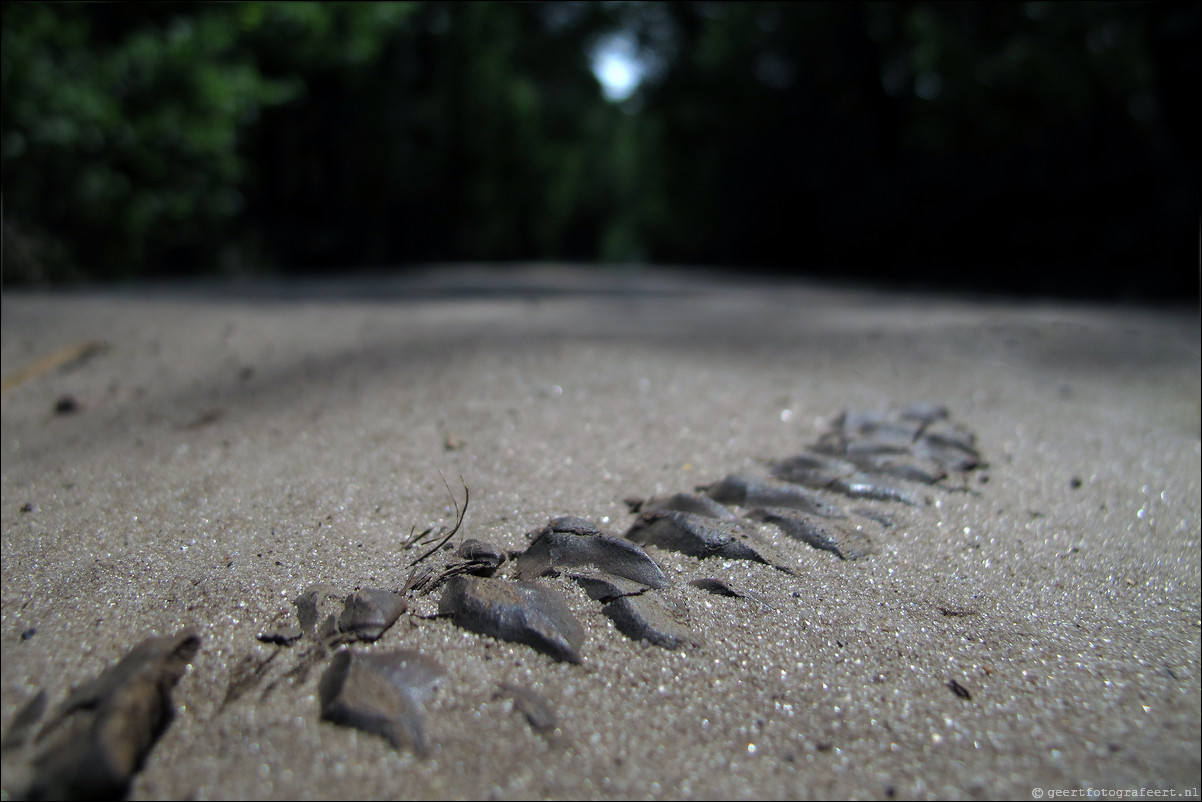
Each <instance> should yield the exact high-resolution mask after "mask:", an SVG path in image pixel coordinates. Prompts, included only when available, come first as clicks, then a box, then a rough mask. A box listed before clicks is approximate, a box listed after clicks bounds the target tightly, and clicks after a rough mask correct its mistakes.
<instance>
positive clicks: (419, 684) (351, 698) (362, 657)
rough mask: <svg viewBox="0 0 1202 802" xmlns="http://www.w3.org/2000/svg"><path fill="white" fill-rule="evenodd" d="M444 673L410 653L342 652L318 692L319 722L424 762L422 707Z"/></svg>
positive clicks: (322, 680) (440, 667) (426, 747)
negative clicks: (371, 737)
mask: <svg viewBox="0 0 1202 802" xmlns="http://www.w3.org/2000/svg"><path fill="white" fill-rule="evenodd" d="M444 673H445V671H444V670H443V668H442V666H441V665H439V664H438V663H437V662H436V661H434V660H431V659H430V658H428V657H424V656H423V655H421V654H420V653H418V652H415V651H412V650H408V649H402V650H398V651H392V652H355V651H352V650H350V649H341V650H339V651H338V653H337V654H335V655H334V659H333V660H332V661H331V662H330V667H329V668H327V669H326V671H325V673H324V674H322V677H321V682H320V683H319V686H318V691H319V693H320V696H321V716H322V718H324V719H326V720H327V721H332V722H334V723H335V724H342V725H344V726H347V727H355V728H357V729H360V730H363V731H365V732H370V733H373V734H375V735H380V736H382V737H384V738H387V739H388V740H389V742H391V743H392V745H393V746H394V747H396V748H397V749H405V748H411V749H413V751H415V752H416V753H417V754H419V755H422V756H424V755H426V754H428V753H429V748H430V747H429V743H428V741H427V740H426V734H425V717H424V715H423V712H422V704H423V702H424V701H425V700H426V698H427V697H428V696H429V695H430V693H431V691H432V690H433V688H434V686H435V685H436V684H437V682H438V680H439V679H440V678H441V677H442V676H443V674H444Z"/></svg>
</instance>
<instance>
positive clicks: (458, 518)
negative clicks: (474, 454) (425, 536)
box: [409, 476, 471, 567]
mask: <svg viewBox="0 0 1202 802" xmlns="http://www.w3.org/2000/svg"><path fill="white" fill-rule="evenodd" d="M459 481H460V482H461V483H462V484H463V509H460V508H459V502H458V501H456V500H455V494H454V493H452V492H451V486H450V485H449V484H447V478H446V477H445V476H444V477H442V483H443V484H444V485H446V486H447V493H448V494H449V495H450V496H451V504H452V505H453V506H454V507H455V525H454V526H452V527H451V531H450V532H447V534H446V537H444V538H443V539H442V540H440V541H438V542H437V543H436V544H434V545H433V546H432V547H431V548H430V549H429V550H428V551H426V552H424V553H423V554H422V556H420V557H418V558H417V559H416V560H414V561H413V562H411V563H409V565H410V567H412V566H414V565H417V564H418V563H419V562H421V561H422V560H424V559H426V558H427V557H429V556H430V555H431V554H433V553H434V552H436V551H438V550H439V549H441V548H442V547H443V546H445V545H446V544H447V543H449V542H450V540H451V538H453V537H455V533H456V532H458V531H459V527H461V526H463V516H465V515H467V504H468V501H469V499H470V498H471V491H470V490H469V489H468V486H467V482H464V481H463V477H462V476H460V477H459Z"/></svg>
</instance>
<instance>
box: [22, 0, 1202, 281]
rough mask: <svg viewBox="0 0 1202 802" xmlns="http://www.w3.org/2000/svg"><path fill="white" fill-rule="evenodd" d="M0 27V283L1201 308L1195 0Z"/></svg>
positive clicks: (148, 6) (35, 9)
mask: <svg viewBox="0 0 1202 802" xmlns="http://www.w3.org/2000/svg"><path fill="white" fill-rule="evenodd" d="M3 11H4V15H3V31H2V42H0V44H2V49H0V67H2V76H0V77H2V103H3V108H2V112H3V131H2V141H0V155H2V159H3V190H4V210H3V213H4V278H5V280H6V281H8V282H10V283H11V282H14V281H21V280H60V279H64V278H83V277H86V278H93V279H128V278H146V277H157V276H164V275H179V274H188V273H191V274H229V273H260V272H275V273H285V274H286V273H292V272H295V271H299V270H330V269H338V268H346V267H362V266H394V265H398V266H403V265H405V264H414V263H419V262H431V261H458V260H480V261H494V262H495V261H514V260H536V259H539V260H541V259H565V260H574V261H595V262H643V261H649V262H660V263H677V264H710V265H726V266H747V267H754V268H758V269H763V270H774V271H780V272H788V273H804V274H812V275H826V276H834V277H854V278H872V279H879V280H889V281H897V282H920V283H927V284H931V285H937V286H956V287H976V288H995V289H1007V290H1018V291H1025V292H1051V293H1065V294H1086V295H1100V296H1112V297H1113V296H1119V295H1124V294H1136V295H1142V296H1158V297H1169V296H1193V295H1194V294H1195V293H1196V292H1197V286H1198V237H1199V203H1198V162H1197V150H1196V145H1195V143H1196V141H1197V140H1198V130H1197V129H1198V104H1197V103H1196V101H1195V100H1194V98H1193V93H1194V91H1196V89H1195V87H1196V86H1197V85H1198V77H1199V64H1198V16H1199V6H1198V4H1196V3H1188V4H1186V3H1182V4H1175V3H1143V4H1124V3H1041V2H1029V3H1021V4H1020V3H930V2H899V3H854V2H853V3H759V2H740V3H722V2H707V3H574V2H563V3H437V2H412V3H236V4H224V3H223V4H215V3H214V4H209V3H117V4H109V3H103V4H51V3H13V2H10V3H5V5H4V9H3ZM614 37H621V38H624V40H626V41H628V42H630V43H632V44H633V45H634V50H635V54H634V55H635V59H636V63H637V65H638V66H639V67H640V68H641V70H642V73H643V75H642V82H641V84H640V85H639V87H638V89H637V90H636V92H635V93H634V94H633V96H631V97H630V98H628V99H626V100H623V101H621V102H613V101H610V100H607V99H606V97H605V96H604V95H603V94H602V92H601V87H600V85H599V84H598V81H597V78H596V77H595V75H594V72H593V69H592V64H591V56H592V54H593V53H595V52H596V49H597V48H598V47H599V46H600V45H602V44H603V43H605V42H606V41H611V40H613V38H614Z"/></svg>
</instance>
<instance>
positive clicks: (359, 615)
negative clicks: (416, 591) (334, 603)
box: [335, 588, 409, 642]
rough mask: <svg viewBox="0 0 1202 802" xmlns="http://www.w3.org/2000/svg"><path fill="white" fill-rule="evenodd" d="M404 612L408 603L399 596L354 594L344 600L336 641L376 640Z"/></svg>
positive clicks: (365, 591)
mask: <svg viewBox="0 0 1202 802" xmlns="http://www.w3.org/2000/svg"><path fill="white" fill-rule="evenodd" d="M407 609H409V603H408V602H407V601H405V597H404V596H402V595H401V594H400V593H393V592H391V591H387V590H377V589H375V588H364V589H363V590H357V591H355V592H354V593H352V594H351V595H349V596H347V597H346V604H345V605H344V606H343V608H342V614H341V615H340V616H338V629H337V632H336V634H335V637H336V639H338V640H341V641H346V640H362V641H369V642H370V641H374V640H378V639H379V637H380V636H381V635H383V634H384V631H385V630H386V629H388V628H389V627H390V626H392V625H393V623H395V622H396V620H397V619H398V618H400V617H401V613H403V612H405V611H406V610H407Z"/></svg>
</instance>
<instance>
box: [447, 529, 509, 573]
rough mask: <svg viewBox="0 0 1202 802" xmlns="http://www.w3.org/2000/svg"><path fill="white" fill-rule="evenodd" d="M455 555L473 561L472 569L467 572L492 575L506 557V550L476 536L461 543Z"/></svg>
mask: <svg viewBox="0 0 1202 802" xmlns="http://www.w3.org/2000/svg"><path fill="white" fill-rule="evenodd" d="M455 556H456V557H459V558H461V559H464V560H467V561H468V562H469V563H472V564H473V567H472V569H471V570H468V571H467V572H466V573H469V574H476V575H478V576H492V575H493V574H494V573H496V571H497V569H498V568H499V567H500V566H501V563H503V562H505V559H506V558H505V552H504V551H502V550H501V549H499V548H497V547H496V546H494V545H493V544H491V543H485V542H484V541H483V540H476V539H475V538H468V539H467V540H465V541H463V542H462V543H460V544H459V548H457V549H455Z"/></svg>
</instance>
